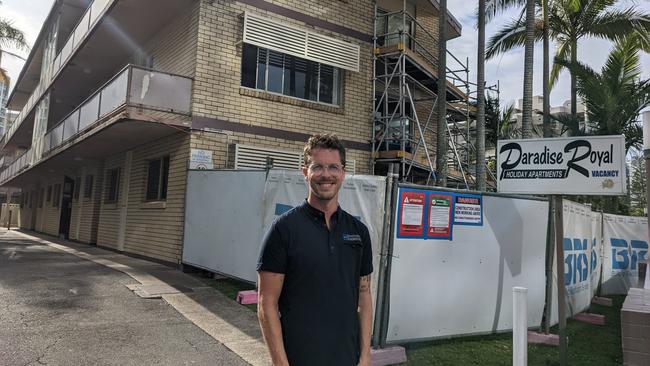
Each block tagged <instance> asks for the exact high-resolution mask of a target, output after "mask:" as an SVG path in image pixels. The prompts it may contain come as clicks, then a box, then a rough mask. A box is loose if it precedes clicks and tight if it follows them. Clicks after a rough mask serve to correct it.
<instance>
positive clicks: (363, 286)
mask: <svg viewBox="0 0 650 366" xmlns="http://www.w3.org/2000/svg"><path fill="white" fill-rule="evenodd" d="M359 328H360V329H359V333H360V337H359V340H360V345H359V347H360V351H361V357H360V358H359V366H370V335H371V333H372V296H371V294H370V274H368V275H365V276H361V277H360V279H359Z"/></svg>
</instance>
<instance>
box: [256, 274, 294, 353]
mask: <svg viewBox="0 0 650 366" xmlns="http://www.w3.org/2000/svg"><path fill="white" fill-rule="evenodd" d="M257 276H258V279H257V283H258V302H257V317H258V319H259V321H260V326H261V328H262V334H263V335H264V341H265V342H266V346H267V347H268V349H269V353H270V354H271V360H272V361H273V365H274V366H288V365H289V361H288V359H287V353H286V351H285V349H284V342H283V341H282V324H281V323H280V313H279V311H278V299H279V298H280V293H281V292H282V284H283V283H284V274H283V273H274V272H265V271H260V272H258V275H257Z"/></svg>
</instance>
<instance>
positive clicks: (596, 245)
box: [590, 212, 603, 297]
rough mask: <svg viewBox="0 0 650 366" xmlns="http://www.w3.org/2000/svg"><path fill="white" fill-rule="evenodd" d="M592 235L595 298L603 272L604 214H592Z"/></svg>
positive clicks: (592, 277)
mask: <svg viewBox="0 0 650 366" xmlns="http://www.w3.org/2000/svg"><path fill="white" fill-rule="evenodd" d="M591 235H592V236H593V241H592V248H591V263H592V264H591V267H590V268H593V270H592V272H591V296H592V297H593V296H595V295H596V292H597V291H598V285H599V284H600V276H601V273H602V271H603V214H602V213H600V212H592V213H591ZM594 262H595V263H596V264H595V265H594Z"/></svg>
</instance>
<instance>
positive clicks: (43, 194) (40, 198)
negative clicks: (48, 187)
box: [38, 188, 45, 208]
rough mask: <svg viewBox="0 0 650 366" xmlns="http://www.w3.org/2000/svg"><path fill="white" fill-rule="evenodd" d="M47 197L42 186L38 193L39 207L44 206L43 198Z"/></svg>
mask: <svg viewBox="0 0 650 366" xmlns="http://www.w3.org/2000/svg"><path fill="white" fill-rule="evenodd" d="M44 198H45V188H41V192H40V194H39V195H38V207H39V208H41V207H43V203H44V202H43V200H44Z"/></svg>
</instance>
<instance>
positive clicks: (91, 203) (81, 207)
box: [70, 164, 103, 243]
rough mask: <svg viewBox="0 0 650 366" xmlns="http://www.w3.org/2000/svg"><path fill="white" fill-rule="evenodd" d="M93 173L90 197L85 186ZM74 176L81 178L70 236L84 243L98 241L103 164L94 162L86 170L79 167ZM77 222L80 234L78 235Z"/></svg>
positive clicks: (73, 204)
mask: <svg viewBox="0 0 650 366" xmlns="http://www.w3.org/2000/svg"><path fill="white" fill-rule="evenodd" d="M88 175H92V177H93V178H92V183H91V184H92V190H91V192H90V193H91V195H90V197H85V195H84V194H85V187H86V185H87V184H88V183H89V181H87V180H86V179H87V176H88ZM74 177H75V178H76V177H80V178H81V185H80V187H79V198H77V199H75V198H74V197H73V200H72V217H71V222H70V238H71V239H74V240H77V241H80V242H82V243H96V242H97V228H98V227H97V224H98V221H99V207H100V202H101V194H102V178H103V168H102V165H101V164H92V165H88V166H86V167H85V170H83V169H78V170H76V171H75V174H74ZM77 223H79V234H78V235H77Z"/></svg>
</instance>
